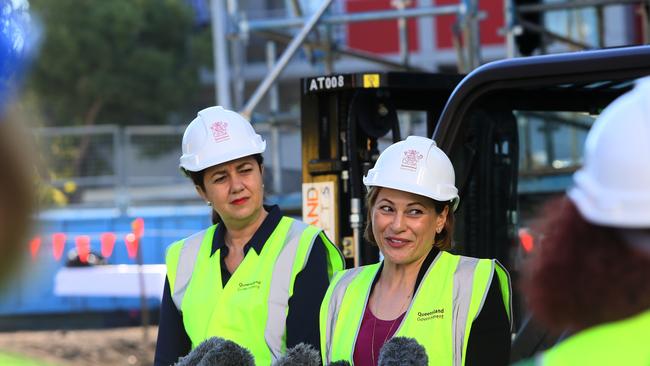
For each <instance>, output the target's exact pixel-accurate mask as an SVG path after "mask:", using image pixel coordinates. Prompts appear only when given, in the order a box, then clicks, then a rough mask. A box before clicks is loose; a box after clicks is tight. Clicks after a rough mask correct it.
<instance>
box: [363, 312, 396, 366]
mask: <svg viewBox="0 0 650 366" xmlns="http://www.w3.org/2000/svg"><path fill="white" fill-rule="evenodd" d="M404 314H406V312H404V313H402V315H400V316H398V317H397V319H393V320H381V319H378V318H377V317H376V316H375V315H374V314H373V313H372V311H370V306H367V305H366V310H365V311H364V313H363V319H362V320H361V328H360V329H359V335H358V336H357V343H356V345H355V346H354V355H353V359H352V360H353V361H354V366H375V365H377V361H379V350H380V349H381V346H383V345H384V343H386V341H388V340H389V339H390V338H391V337H392V336H393V334H395V332H396V331H397V328H399V325H400V323H401V322H402V319H403V318H404ZM373 333H374V340H375V342H374V349H373V344H372V340H373ZM373 351H374V360H375V362H374V363H373V362H372V361H373Z"/></svg>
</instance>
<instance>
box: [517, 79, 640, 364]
mask: <svg viewBox="0 0 650 366" xmlns="http://www.w3.org/2000/svg"><path fill="white" fill-rule="evenodd" d="M573 180H574V187H573V188H571V189H570V190H569V191H568V192H567V194H566V196H563V197H561V198H558V199H556V200H555V201H552V202H550V203H549V204H548V206H547V207H546V209H545V212H544V215H543V216H542V218H541V225H540V229H539V231H540V234H541V235H542V241H541V243H540V245H539V246H538V249H537V253H535V256H534V257H533V258H532V260H531V263H530V264H529V265H528V266H526V270H527V271H526V273H525V274H526V276H525V277H524V283H523V284H524V292H525V294H526V295H527V298H528V301H529V306H530V308H531V311H532V312H533V315H534V316H535V317H536V318H537V319H538V320H539V321H540V322H541V323H542V324H544V325H545V326H546V327H547V328H548V329H550V330H553V331H556V332H558V333H559V332H563V331H568V333H573V335H572V336H570V337H569V338H567V339H565V340H563V341H562V342H561V343H559V344H558V345H556V346H555V347H553V348H552V349H550V350H549V351H546V352H544V353H542V354H540V355H538V356H537V357H536V358H535V359H531V360H528V361H525V362H522V363H521V364H531V365H533V364H534V365H650V347H649V346H648V342H649V340H650V79H641V80H640V81H638V82H637V85H636V87H635V88H634V89H633V90H632V91H631V92H628V93H627V94H625V95H623V96H622V97H620V98H619V99H617V100H616V101H614V102H613V103H612V104H611V105H610V106H608V107H607V108H605V110H604V111H603V113H602V114H601V115H600V116H599V117H598V119H597V120H596V122H595V123H594V125H593V127H592V129H591V130H590V131H589V134H588V135H587V140H586V142H585V157H584V166H583V167H582V168H581V169H580V170H578V171H577V172H576V173H575V174H574V176H573Z"/></svg>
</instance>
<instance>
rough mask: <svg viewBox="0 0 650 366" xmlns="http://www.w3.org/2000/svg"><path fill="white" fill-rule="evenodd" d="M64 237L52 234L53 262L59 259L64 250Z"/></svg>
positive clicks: (62, 234)
mask: <svg viewBox="0 0 650 366" xmlns="http://www.w3.org/2000/svg"><path fill="white" fill-rule="evenodd" d="M65 241H66V236H65V234H64V233H54V234H52V255H53V256H54V259H55V260H57V261H58V260H59V259H61V256H62V255H63V250H64V249H65Z"/></svg>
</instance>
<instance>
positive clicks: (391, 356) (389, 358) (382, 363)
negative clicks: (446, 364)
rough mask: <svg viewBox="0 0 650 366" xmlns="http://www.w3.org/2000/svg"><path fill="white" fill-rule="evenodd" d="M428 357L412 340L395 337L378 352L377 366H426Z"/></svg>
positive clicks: (422, 348) (420, 346)
mask: <svg viewBox="0 0 650 366" xmlns="http://www.w3.org/2000/svg"><path fill="white" fill-rule="evenodd" d="M428 364H429V357H428V356H427V351H426V350H425V349H424V347H423V346H422V345H421V344H419V343H418V342H417V341H416V340H415V339H413V338H407V337H395V338H391V339H390V340H389V341H388V342H386V343H385V344H384V345H383V346H382V347H381V350H380V351H379V360H378V361H377V365H378V366H400V365H404V366H427V365H428Z"/></svg>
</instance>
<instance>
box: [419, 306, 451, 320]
mask: <svg viewBox="0 0 650 366" xmlns="http://www.w3.org/2000/svg"><path fill="white" fill-rule="evenodd" d="M444 318H445V308H439V309H433V310H431V311H426V312H423V311H418V318H417V321H419V322H424V321H427V320H433V319H444Z"/></svg>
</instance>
